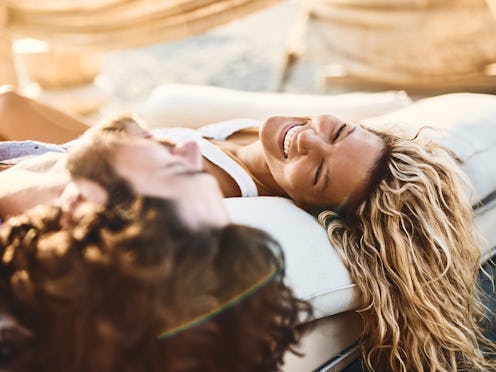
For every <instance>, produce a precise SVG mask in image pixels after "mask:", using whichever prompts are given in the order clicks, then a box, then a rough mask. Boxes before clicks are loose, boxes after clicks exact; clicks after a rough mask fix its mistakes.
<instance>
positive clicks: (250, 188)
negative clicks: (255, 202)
mask: <svg viewBox="0 0 496 372" xmlns="http://www.w3.org/2000/svg"><path fill="white" fill-rule="evenodd" d="M260 125H261V122H259V121H256V120H252V119H235V120H227V121H222V122H219V123H215V124H209V125H206V126H204V127H201V128H198V129H191V128H156V129H152V133H153V135H154V136H155V137H157V138H165V139H169V140H172V141H174V142H176V143H179V142H185V141H196V142H197V143H198V145H199V146H200V151H201V154H202V155H203V156H204V157H205V158H207V159H208V160H209V161H211V162H212V163H214V164H215V165H217V166H218V167H220V168H222V169H223V170H224V171H226V172H227V174H229V175H230V176H231V177H232V178H233V180H234V181H235V182H236V183H237V184H238V187H239V189H240V190H241V196H243V197H246V196H258V190H257V185H256V184H255V181H253V179H252V178H251V176H250V174H249V173H248V172H247V171H246V170H245V169H244V168H243V167H242V166H241V165H239V164H238V163H237V162H236V161H234V160H233V159H232V158H231V157H230V156H229V155H227V154H226V153H224V152H223V151H222V150H221V149H219V148H218V147H217V146H216V145H214V144H213V143H211V142H210V141H208V139H214V140H220V141H221V140H225V139H227V138H228V137H229V136H230V135H232V134H234V133H236V132H238V131H240V130H243V129H246V128H258V127H260Z"/></svg>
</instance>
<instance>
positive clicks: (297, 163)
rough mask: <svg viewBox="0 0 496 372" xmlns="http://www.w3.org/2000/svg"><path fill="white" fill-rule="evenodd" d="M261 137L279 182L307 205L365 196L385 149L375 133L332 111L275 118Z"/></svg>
mask: <svg viewBox="0 0 496 372" xmlns="http://www.w3.org/2000/svg"><path fill="white" fill-rule="evenodd" d="M260 141H261V143H262V146H263V149H264V153H265V158H266V161H267V164H268V166H269V169H270V171H271V173H272V175H273V177H274V179H275V180H276V182H277V183H278V184H279V186H281V187H282V188H283V189H284V191H285V192H286V193H287V194H288V195H289V196H290V197H291V198H292V199H293V200H294V201H295V202H296V203H297V204H299V205H300V206H302V207H306V208H316V207H317V208H332V209H336V208H338V207H339V206H340V205H342V204H343V203H345V202H346V201H347V200H350V199H351V200H356V199H357V198H361V197H362V196H363V195H362V194H363V191H364V189H365V187H366V186H367V184H368V180H369V178H370V172H371V170H372V169H373V167H374V165H375V163H376V161H377V159H378V158H379V157H380V155H381V154H382V151H383V150H384V145H383V143H382V141H381V139H380V138H379V137H378V136H376V135H375V134H373V133H372V132H370V131H368V130H366V129H364V128H362V127H360V126H359V125H356V124H350V123H347V122H345V121H343V120H341V119H338V118H336V117H334V116H331V115H322V116H312V117H301V118H291V117H272V118H269V119H268V120H267V121H266V122H265V123H264V125H263V126H262V128H261V129H260Z"/></svg>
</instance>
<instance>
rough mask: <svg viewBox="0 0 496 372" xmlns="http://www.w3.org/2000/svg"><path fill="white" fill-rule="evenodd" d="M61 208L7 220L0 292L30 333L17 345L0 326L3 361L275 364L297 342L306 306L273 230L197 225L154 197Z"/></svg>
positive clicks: (119, 365) (81, 366)
mask: <svg viewBox="0 0 496 372" xmlns="http://www.w3.org/2000/svg"><path fill="white" fill-rule="evenodd" d="M64 213H65V212H64V211H63V210H62V209H61V208H59V207H56V206H40V207H38V208H35V209H34V210H31V211H29V212H27V213H25V214H24V215H20V216H17V217H13V218H11V219H9V220H8V221H6V222H5V223H4V225H3V226H2V230H1V239H0V257H1V260H2V264H1V266H0V295H1V297H2V300H3V301H2V302H4V301H5V303H7V304H8V306H9V310H10V313H11V314H14V315H15V318H16V320H17V322H18V323H19V327H20V328H18V329H22V330H23V333H22V336H23V337H21V336H19V337H18V338H19V339H21V340H18V342H17V343H13V342H11V343H10V344H9V343H8V342H7V341H8V340H7V341H5V339H4V336H5V334H6V332H5V329H4V330H3V331H2V333H1V336H2V337H1V339H0V343H1V345H2V351H3V353H2V358H0V363H1V367H2V368H5V369H9V370H29V371H43V370H44V371H54V370H58V371H275V370H278V368H279V367H280V366H281V364H282V355H283V353H284V351H286V350H287V349H288V348H291V346H294V345H296V343H297V342H298V340H299V337H300V332H299V331H298V328H297V325H298V324H299V321H300V319H301V318H299V317H301V316H303V318H306V317H307V316H308V315H309V314H310V307H309V305H308V304H307V303H305V302H303V301H300V300H297V299H296V298H295V297H294V296H293V294H292V292H291V290H290V289H289V288H288V287H287V286H286V285H285V284H284V283H283V277H284V259H283V256H282V252H281V250H280V247H279V246H278V245H277V243H276V242H274V241H273V240H272V239H271V238H270V237H268V236H267V235H266V234H265V233H263V232H261V231H259V230H255V229H252V228H248V227H243V226H238V225H227V226H224V227H219V228H203V229H200V230H196V231H193V230H191V229H190V228H189V227H187V226H185V225H184V224H183V222H182V221H181V220H180V219H179V218H178V216H177V214H176V213H175V208H174V207H173V205H172V204H171V202H169V201H166V200H163V199H157V198H148V197H147V198H138V199H137V200H136V201H134V202H132V203H131V204H130V205H129V208H125V209H122V208H118V209H108V208H102V207H101V206H97V205H95V204H92V203H82V204H80V205H79V206H78V207H77V208H76V210H75V211H73V214H72V216H71V217H70V218H69V219H68V218H67V216H64ZM18 335H20V333H19V332H18ZM6 350H7V351H6Z"/></svg>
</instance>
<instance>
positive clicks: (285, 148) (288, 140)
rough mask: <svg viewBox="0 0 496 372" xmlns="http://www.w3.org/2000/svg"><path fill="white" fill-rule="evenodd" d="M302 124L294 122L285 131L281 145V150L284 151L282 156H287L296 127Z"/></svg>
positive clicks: (296, 130)
mask: <svg viewBox="0 0 496 372" xmlns="http://www.w3.org/2000/svg"><path fill="white" fill-rule="evenodd" d="M302 125H303V124H295V125H294V126H292V127H291V128H289V130H288V131H287V132H286V134H285V136H284V140H283V145H282V152H283V153H284V156H285V157H286V158H287V157H288V154H289V149H290V147H291V142H292V141H293V138H294V136H295V134H296V132H298V128H299V127H301V126H302Z"/></svg>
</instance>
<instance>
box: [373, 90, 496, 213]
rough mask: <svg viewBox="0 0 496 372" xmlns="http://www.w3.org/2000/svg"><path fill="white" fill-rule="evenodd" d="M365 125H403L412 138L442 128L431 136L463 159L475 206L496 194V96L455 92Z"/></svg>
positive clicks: (380, 117)
mask: <svg viewBox="0 0 496 372" xmlns="http://www.w3.org/2000/svg"><path fill="white" fill-rule="evenodd" d="M364 122H365V123H366V124H370V125H371V126H372V127H375V128H379V129H380V128H382V127H390V126H395V125H396V124H400V125H401V128H402V130H403V131H405V132H407V133H408V134H411V135H413V134H414V133H415V132H416V131H417V130H418V129H419V128H420V127H422V126H431V127H434V128H436V129H439V131H438V132H435V131H429V133H428V135H429V136H432V138H433V139H434V140H435V141H436V142H438V143H441V144H442V145H444V146H446V147H448V148H449V149H451V151H453V152H454V153H455V154H456V155H457V156H458V157H459V158H460V159H462V160H463V165H462V169H463V170H464V172H465V173H466V174H467V175H468V176H469V178H470V180H471V181H472V183H473V186H474V192H473V194H472V195H471V201H472V204H474V205H475V204H477V203H478V202H479V201H480V200H483V199H484V198H487V197H488V196H489V195H490V194H491V193H493V192H495V191H496V163H495V162H496V96H494V95H490V94H476V93H453V94H446V95H442V96H437V97H431V98H425V99H422V100H419V101H417V102H415V103H412V104H411V105H410V106H408V107H405V108H402V109H400V110H397V111H394V112H392V113H389V114H385V115H381V116H378V117H374V118H371V119H368V120H365V121H364Z"/></svg>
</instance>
